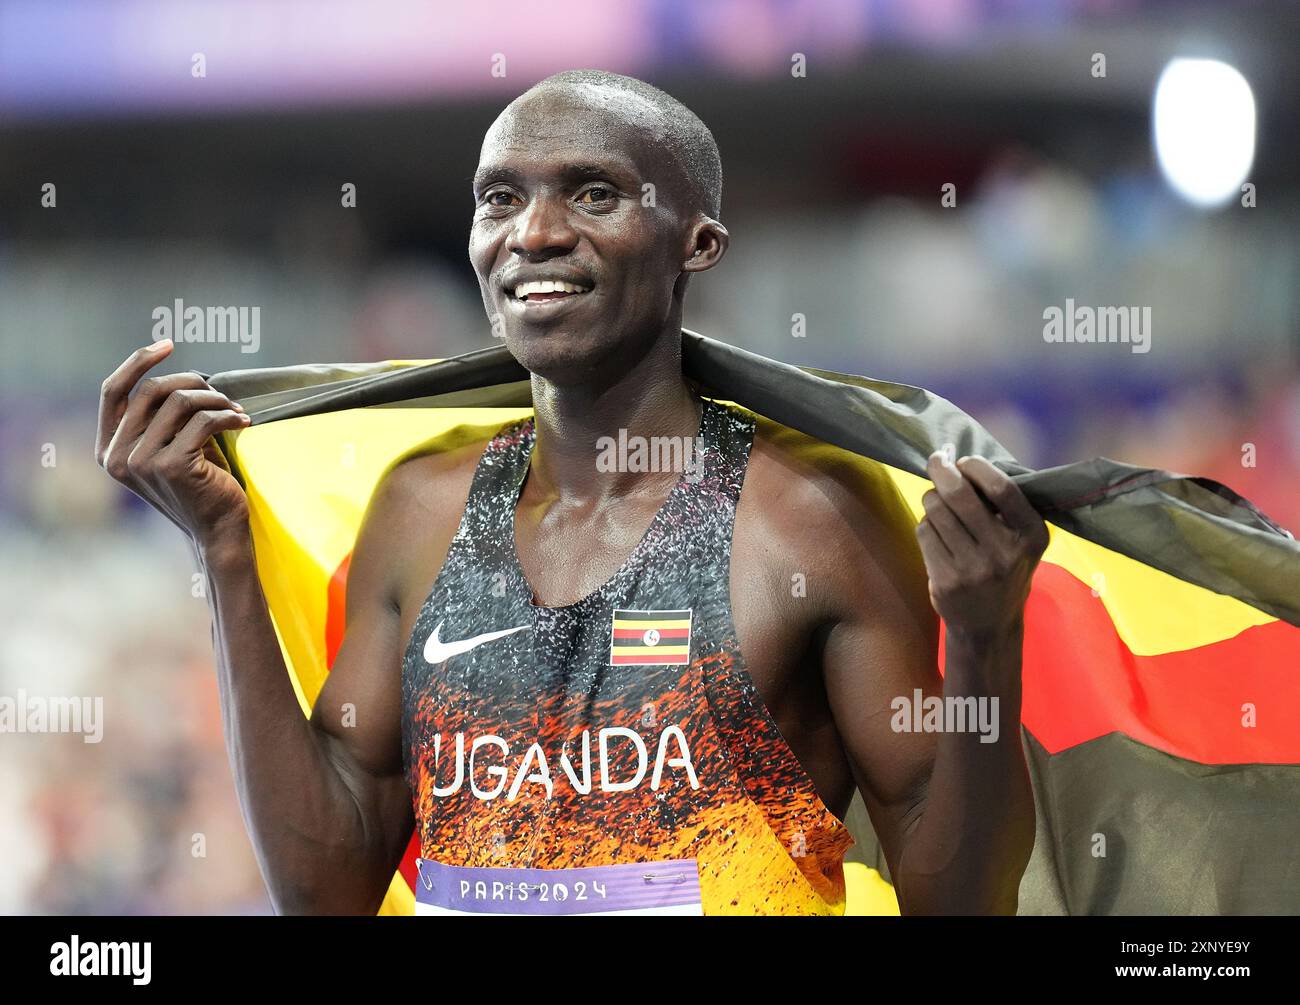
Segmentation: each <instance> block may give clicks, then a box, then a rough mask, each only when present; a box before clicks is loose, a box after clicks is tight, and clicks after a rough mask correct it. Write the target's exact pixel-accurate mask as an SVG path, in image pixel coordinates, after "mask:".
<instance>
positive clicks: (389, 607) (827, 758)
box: [98, 71, 1047, 914]
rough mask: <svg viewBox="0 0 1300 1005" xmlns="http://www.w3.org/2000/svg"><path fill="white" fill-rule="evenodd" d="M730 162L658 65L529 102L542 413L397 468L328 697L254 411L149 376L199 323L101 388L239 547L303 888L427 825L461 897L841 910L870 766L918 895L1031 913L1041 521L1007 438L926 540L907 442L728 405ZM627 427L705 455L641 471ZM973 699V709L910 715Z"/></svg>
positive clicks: (228, 619) (260, 689)
mask: <svg viewBox="0 0 1300 1005" xmlns="http://www.w3.org/2000/svg"><path fill="white" fill-rule="evenodd" d="M721 186H722V172H721V165H720V160H719V157H718V151H717V146H716V144H715V143H714V141H713V138H712V136H711V134H710V133H709V131H708V129H707V128H706V127H705V126H704V124H703V123H702V122H700V120H699V119H698V118H697V117H696V116H695V115H694V114H693V113H691V112H690V111H689V110H688V109H686V108H685V107H684V106H683V105H681V104H680V103H679V102H677V101H675V100H674V99H672V98H671V97H669V96H668V95H666V94H664V93H663V92H661V91H659V90H657V89H655V88H653V87H650V86H649V85H647V84H644V83H642V82H640V81H636V80H633V79H631V78H627V77H621V76H617V75H613V74H606V73H600V72H595V71H575V72H570V73H563V74H559V75H557V76H555V77H551V78H548V79H547V80H544V81H542V82H541V83H540V84H538V85H537V86H535V87H534V88H532V89H531V90H529V91H528V92H526V93H525V94H523V95H522V96H521V97H519V98H518V99H516V100H515V101H514V102H512V103H511V104H510V105H509V106H508V107H507V108H506V109H505V111H503V112H502V113H501V115H500V116H499V117H498V119H497V120H496V122H495V123H493V125H492V127H491V128H490V129H489V131H488V133H487V136H486V137H485V139H484V143H483V148H482V151H481V155H480V164H479V168H478V171H477V173H476V175H475V178H474V207H475V208H474V219H473V226H472V230H471V234H470V246H469V252H470V259H471V262H472V263H473V266H474V269H475V272H476V274H477V277H478V281H479V285H480V288H481V291H482V296H483V302H484V305H485V307H486V310H487V313H488V316H489V318H490V319H491V320H492V322H493V325H494V328H495V330H497V331H498V332H500V333H502V334H503V335H504V337H505V341H506V344H507V346H508V348H509V350H510V352H511V353H512V354H513V355H514V357H515V358H516V359H517V360H518V361H519V362H520V363H521V364H522V365H523V366H525V367H526V368H527V369H528V370H529V371H530V372H531V374H532V397H533V402H534V415H533V416H532V417H530V418H528V419H527V420H524V421H521V422H517V423H513V424H511V425H509V426H507V427H506V428H504V429H491V430H481V431H475V430H460V431H458V432H457V433H456V434H455V435H453V436H450V437H447V438H446V439H445V440H444V441H442V442H440V443H438V444H436V445H435V447H434V448H432V449H429V450H426V451H423V452H421V453H419V454H418V455H417V456H413V457H409V458H407V459H405V460H404V461H403V462H402V463H400V464H398V465H397V466H396V467H394V468H393V469H392V470H391V471H390V472H389V474H388V475H387V476H386V477H385V479H384V480H383V482H382V483H381V485H380V487H379V488H378V490H377V491H376V494H375V496H374V498H373V500H372V501H371V504H370V508H369V510H368V512H367V514H366V519H365V522H364V525H363V527H362V530H361V533H360V536H359V538H358V541H357V543H356V547H355V549H354V553H353V558H352V563H351V569H350V573H349V579H348V596H347V631H346V634H345V637H344V639H343V643H342V646H341V648H340V650H339V653H338V655H337V657H336V659H335V663H334V667H333V670H332V672H331V674H330V677H329V679H328V681H327V683H326V685H325V687H324V689H323V690H322V691H321V693H320V696H319V699H318V701H317V703H316V706H315V711H314V713H313V715H312V717H311V719H310V720H306V719H304V718H303V717H302V716H301V714H300V712H299V709H298V704H297V699H296V697H295V695H294V692H293V689H292V687H291V685H290V683H289V677H288V675H287V673H286V671H285V666H284V662H283V658H282V656H281V653H280V649H279V645H278V643H277V641H276V636H275V632H274V629H273V627H272V625H271V621H270V618H269V615H268V611H267V606H266V601H265V599H264V598H263V595H262V593H261V589H260V586H259V583H258V579H257V574H256V569H255V565H254V557H253V545H252V542H251V539H250V534H249V527H248V507H247V500H246V499H245V497H244V495H243V492H242V489H241V488H240V487H239V485H238V483H237V482H236V481H235V479H234V478H233V477H231V476H230V474H229V473H228V472H227V471H226V470H225V468H224V466H223V465H222V464H221V462H220V456H219V454H217V453H216V451H215V450H214V449H213V447H212V445H211V443H210V442H209V437H210V436H211V435H212V434H213V433H215V432H218V431H220V430H227V429H238V428H241V427H242V426H243V425H245V424H246V423H247V419H246V417H245V416H244V415H243V414H242V410H241V408H240V407H239V406H238V405H237V404H236V403H234V402H231V401H229V400H228V399H227V398H225V396H224V395H222V394H220V393H219V392H217V391H215V390H213V389H212V388H210V387H209V386H207V385H206V384H205V382H204V381H203V380H202V379H201V378H199V377H198V376H197V375H195V374H193V373H183V374H175V375H172V376H167V377H150V378H145V379H143V380H142V379H141V378H143V377H144V375H145V373H146V372H147V371H148V370H149V369H150V368H152V367H153V366H154V365H155V364H157V363H158V362H159V361H160V360H161V359H162V358H164V357H165V356H166V355H167V354H168V352H169V351H170V343H160V344H156V345H155V346H152V347H148V348H146V349H143V350H140V351H138V352H137V353H135V354H133V355H132V356H131V357H130V358H129V359H128V360H127V361H126V362H125V363H123V365H122V367H120V368H119V370H118V371H117V372H116V373H115V374H114V375H113V376H111V377H110V378H109V379H108V380H107V381H106V382H105V385H104V390H103V395H102V398H101V408H100V430H99V445H98V454H99V458H100V461H101V463H102V464H103V465H104V466H105V467H106V468H107V469H108V470H109V472H110V473H111V474H113V475H114V477H116V478H118V479H119V480H121V481H123V482H124V483H125V484H127V485H129V486H130V487H131V488H132V489H133V490H135V491H136V492H137V493H139V494H140V495H142V496H143V497H144V498H145V499H147V500H148V501H150V502H151V503H152V504H153V505H155V506H156V507H157V508H159V509H160V510H161V511H162V512H163V513H165V514H166V515H167V516H168V517H169V518H171V519H172V520H173V521H174V522H175V523H177V524H178V525H179V526H181V527H182V528H183V529H184V530H185V531H186V532H187V533H189V534H190V535H191V537H192V538H193V540H194V542H195V544H196V546H197V549H198V552H199V554H200V556H201V559H202V561H203V563H204V568H205V569H206V571H207V575H208V578H209V596H210V598H211V603H212V606H213V612H214V638H215V641H216V646H217V650H218V657H219V678H220V684H221V700H222V710H223V714H224V717H225V722H226V726H227V739H228V745H229V750H230V756H231V761H232V765H233V767H234V770H235V774H236V779H237V782H238V786H239V792H240V798H241V802H242V805H243V808H244V813H245V817H246V819H247V821H248V825H249V829H250V833H251V836H252V838H253V842H254V846H255V848H256V849H257V852H258V855H259V858H260V861H261V864H262V869H263V873H264V875H265V878H266V881H267V884H268V887H269V889H270V891H271V895H272V898H273V900H274V902H275V905H276V907H277V909H279V910H281V911H289V912H314V913H320V912H330V913H338V912H356V913H361V912H372V911H374V910H375V909H376V907H377V906H378V905H379V903H380V901H381V899H382V898H383V895H384V892H385V890H386V888H387V885H388V881H389V878H390V877H391V875H392V873H393V871H394V869H395V868H396V867H397V864H398V861H399V859H400V857H401V854H402V851H403V849H404V847H405V845H406V843H407V840H408V838H409V836H410V833H411V830H412V827H414V828H415V829H416V832H417V834H418V836H419V844H420V849H421V859H422V860H421V864H420V870H421V876H420V879H421V882H420V884H419V885H418V887H417V896H418V900H419V903H420V907H421V908H422V909H423V910H427V911H430V912H462V911H473V912H483V911H487V912H502V913H540V914H556V913H591V912H657V913H665V912H666V913H698V912H700V911H703V912H704V913H706V914H725V913H747V914H776V913H799V914H836V913H842V911H843V909H844V878H843V869H842V864H841V862H842V857H843V854H844V851H845V850H846V848H847V847H848V846H849V845H850V844H851V843H852V842H851V839H850V837H849V835H848V833H847V830H846V828H845V826H844V824H843V823H842V817H843V815H844V813H845V811H846V810H847V807H848V805H849V802H850V800H851V799H852V797H853V794H854V792H855V791H857V792H860V793H861V794H862V796H863V799H864V800H865V802H866V806H867V808H868V810H869V812H870V815H871V819H872V823H873V825H874V827H875V829H876V832H877V834H878V836H879V839H880V841H881V845H882V847H883V850H884V853H885V856H886V858H887V860H888V862H889V866H890V871H891V873H892V878H893V881H894V884H895V887H896V890H897V893H898V897H899V902H900V905H901V907H902V910H903V911H904V912H905V913H952V912H966V913H984V912H1003V913H1006V912H1013V911H1014V910H1015V907H1016V899H1017V889H1018V884H1019V879H1020V876H1021V874H1022V872H1023V871H1024V868H1025V865H1026V863H1027V861H1028V858H1029V853H1030V850H1031V847H1032V844H1033V833H1034V817H1033V797H1032V793H1031V789H1030V784H1029V778H1028V773H1027V770H1026V767H1025V762H1024V759H1023V754H1022V751H1021V746H1020V740H1019V728H1018V726H1019V719H1020V658H1021V639H1022V631H1023V611H1024V603H1025V598H1026V596H1027V593H1028V588H1029V582H1030V578H1031V575H1032V572H1033V569H1034V566H1035V565H1036V563H1037V561H1038V558H1039V556H1040V555H1041V553H1042V551H1043V548H1044V547H1045V546H1046V542H1047V533H1046V529H1045V526H1044V525H1043V523H1042V521H1041V520H1040V519H1039V517H1038V516H1037V514H1036V513H1035V512H1034V511H1033V509H1032V508H1031V507H1030V506H1029V504H1028V502H1027V501H1026V500H1025V498H1024V497H1023V495H1022V494H1021V493H1020V491H1019V489H1017V488H1016V486H1015V485H1014V484H1013V483H1012V482H1011V481H1010V480H1008V479H1007V478H1006V477H1005V476H1004V475H1002V474H1001V473H1000V472H998V471H997V470H996V469H995V468H993V467H992V466H991V465H989V464H987V463H985V462H982V461H980V460H978V459H963V460H962V461H960V462H958V463H957V464H953V463H951V462H950V461H949V460H948V459H946V458H944V457H943V456H942V455H936V456H935V457H933V458H931V462H930V472H929V473H930V476H931V478H932V479H933V481H934V483H935V490H934V491H932V492H930V493H929V494H928V495H927V496H926V500H925V505H926V512H927V517H926V519H925V520H923V521H922V522H921V524H920V527H919V529H917V528H915V526H914V523H913V521H912V519H911V517H910V515H909V514H908V512H907V510H906V508H905V506H904V504H903V502H902V500H901V499H900V498H899V497H898V495H897V493H896V491H895V489H894V488H893V485H892V483H891V481H890V480H889V478H888V477H887V476H886V474H885V473H884V471H883V470H882V469H880V468H878V467H876V466H875V465H873V464H872V463H871V462H869V461H866V460H864V459H862V458H860V457H857V456H855V455H852V454H849V453H846V452H843V451H840V450H838V449H835V448H832V447H829V446H827V445H825V444H823V443H820V442H818V441H816V440H812V439H810V438H807V437H805V436H803V435H802V434H798V433H795V432H793V431H791V430H789V429H787V428H785V427H780V426H777V425H775V424H773V423H770V422H768V421H766V420H764V419H762V418H760V417H757V416H755V415H753V414H751V413H748V412H746V411H744V410H742V409H739V408H736V407H733V406H728V405H724V404H720V403H716V402H713V401H710V400H707V399H703V398H701V397H700V395H699V394H698V393H697V392H696V390H695V389H694V388H693V387H692V386H691V385H690V384H689V383H688V382H687V381H686V380H684V378H683V375H682V367H681V321H682V305H683V300H684V298H685V295H686V291H687V287H688V284H689V282H690V279H691V277H692V276H693V275H695V274H696V273H701V272H705V271H707V270H709V269H711V268H713V267H714V266H716V265H717V264H718V263H719V262H720V261H721V260H722V258H723V256H724V255H725V253H726V251H727V247H728V243H729V240H730V237H729V235H728V232H727V230H726V228H725V227H723V225H722V224H721V223H720V222H719V217H720V215H721V209H720V202H721ZM137 383H138V384H139V390H138V392H137V393H136V394H134V395H131V394H130V392H131V390H132V388H133V387H135V386H136V385H137ZM611 439H612V440H615V441H618V442H620V443H630V442H634V441H635V442H638V443H658V444H677V445H685V444H689V450H687V449H681V450H679V451H678V452H677V453H676V454H670V455H669V456H691V457H692V458H693V462H692V465H691V468H690V470H689V471H688V470H673V468H674V467H675V465H672V464H669V465H666V466H665V465H653V466H649V465H646V464H632V463H627V464H614V465H612V467H613V468H614V470H610V469H611V465H610V464H608V463H601V462H599V461H598V458H599V457H602V456H605V455H606V453H607V452H605V451H602V449H601V446H600V445H601V443H602V442H604V443H608V442H609V441H610V440H611ZM665 467H666V468H667V470H665ZM936 612H937V616H936ZM939 617H941V618H942V619H943V621H944V623H945V627H946V654H945V655H946V673H945V677H944V678H942V679H941V678H940V676H939V673H938V670H937V656H938V653H937V645H938V618H939ZM939 698H942V699H943V701H942V702H939V703H938V704H939V705H940V706H942V707H948V708H952V707H956V708H959V709H966V708H969V709H971V710H972V712H971V714H970V715H968V716H966V720H967V721H966V722H965V723H963V722H962V721H960V720H958V721H955V722H954V721H952V720H951V719H948V718H945V717H943V716H930V715H928V714H925V709H912V710H911V711H908V712H907V714H906V715H904V714H903V713H902V711H901V709H905V708H906V706H907V705H908V703H909V702H912V703H916V704H925V705H926V707H927V708H928V707H929V706H930V705H931V704H933V703H934V700H937V699H939ZM900 703H901V706H900ZM347 710H351V711H350V712H349V711H347ZM974 710H979V714H976V711H974ZM990 716H991V717H992V718H990ZM900 723H903V725H900ZM972 723H983V724H984V725H985V726H988V727H989V728H975V727H974V726H973V725H972ZM913 725H915V726H916V727H917V728H912V726H913ZM990 737H992V738H993V739H994V742H986V741H988V740H989V739H990Z"/></svg>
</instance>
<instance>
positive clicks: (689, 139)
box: [516, 70, 722, 220]
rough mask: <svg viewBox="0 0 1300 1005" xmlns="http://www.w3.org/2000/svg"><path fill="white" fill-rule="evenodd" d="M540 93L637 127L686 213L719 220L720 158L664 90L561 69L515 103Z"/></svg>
mask: <svg viewBox="0 0 1300 1005" xmlns="http://www.w3.org/2000/svg"><path fill="white" fill-rule="evenodd" d="M543 90H557V91H568V92H570V93H571V94H572V95H573V97H574V98H575V99H577V100H578V101H580V102H581V103H582V104H586V105H599V106H601V107H603V108H605V109H607V110H608V111H609V112H610V114H611V115H612V116H617V117H618V118H620V119H622V120H623V121H624V122H625V123H626V124H627V125H630V126H633V127H635V128H638V129H640V130H641V131H643V132H644V133H646V135H647V139H649V140H650V141H651V142H652V143H653V145H654V147H656V148H657V149H659V150H662V151H664V152H665V153H667V154H668V160H669V161H671V167H672V168H673V169H674V170H675V172H676V174H677V175H678V178H677V181H678V182H679V183H680V184H682V185H683V186H685V190H686V198H687V201H688V204H689V205H690V207H691V208H692V209H696V210H699V211H700V212H702V213H704V214H705V215H706V216H710V217H712V218H713V219H715V220H718V219H721V216H722V158H721V156H720V155H719V153H718V144H717V141H716V140H714V138H713V133H712V132H710V130H709V127H708V126H706V125H705V124H704V123H703V122H702V121H701V120H700V117H699V116H698V115H696V114H695V113H694V112H692V111H691V110H690V109H689V108H687V107H686V106H685V105H683V104H682V103H681V102H680V101H678V100H677V99H676V98H674V97H673V96H672V95H671V94H668V93H667V92H666V91H661V90H660V89H659V88H657V87H655V86H653V85H651V84H647V83H646V82H645V81H644V80H637V79H636V78H635V77H625V76H623V75H622V74H619V73H609V72H607V71H605V70H565V71H564V72H563V73H556V74H553V75H552V76H550V77H547V78H546V79H545V80H540V81H538V82H537V83H536V84H534V85H533V86H532V87H530V88H529V89H528V90H527V91H525V92H524V93H523V94H522V95H520V96H519V98H518V99H516V100H518V101H521V102H522V101H523V100H524V99H526V98H528V97H530V96H531V95H534V94H536V92H538V91H543Z"/></svg>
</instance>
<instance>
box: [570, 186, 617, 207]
mask: <svg viewBox="0 0 1300 1005" xmlns="http://www.w3.org/2000/svg"><path fill="white" fill-rule="evenodd" d="M613 198H614V190H613V189H612V188H610V187H609V186H608V185H593V186H591V188H589V189H587V190H586V191H585V192H583V193H582V195H580V196H579V197H578V201H579V202H582V203H585V204H587V205H588V206H590V205H591V204H592V203H597V202H609V200H611V199H613Z"/></svg>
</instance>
